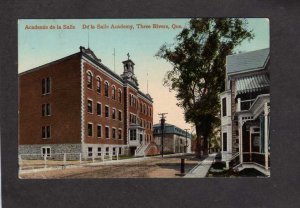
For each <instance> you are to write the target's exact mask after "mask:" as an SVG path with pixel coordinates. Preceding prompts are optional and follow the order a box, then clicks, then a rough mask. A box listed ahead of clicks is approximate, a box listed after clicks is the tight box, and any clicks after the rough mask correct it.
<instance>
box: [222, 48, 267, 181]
mask: <svg viewBox="0 0 300 208" xmlns="http://www.w3.org/2000/svg"><path fill="white" fill-rule="evenodd" d="M269 53H270V50H269V48H266V49H261V50H256V51H251V52H247V53H241V54H235V55H230V56H227V58H226V80H225V83H226V86H225V89H226V90H225V91H224V92H223V93H221V94H220V102H221V107H222V111H221V140H222V142H221V145H222V159H223V160H224V161H227V162H229V163H230V165H231V167H232V168H234V169H237V170H243V169H245V168H255V169H257V170H259V171H261V172H263V173H264V174H266V175H269V174H270V146H269V144H270V143H269V142H270V140H269V126H270V67H269V60H270V55H269Z"/></svg>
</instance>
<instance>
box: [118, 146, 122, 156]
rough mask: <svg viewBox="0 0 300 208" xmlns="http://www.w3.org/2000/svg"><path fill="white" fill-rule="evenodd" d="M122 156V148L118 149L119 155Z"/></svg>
mask: <svg viewBox="0 0 300 208" xmlns="http://www.w3.org/2000/svg"><path fill="white" fill-rule="evenodd" d="M121 154H122V148H121V147H120V148H119V155H121Z"/></svg>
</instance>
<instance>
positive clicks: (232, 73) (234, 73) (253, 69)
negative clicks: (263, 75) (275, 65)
mask: <svg viewBox="0 0 300 208" xmlns="http://www.w3.org/2000/svg"><path fill="white" fill-rule="evenodd" d="M265 49H270V48H263V49H259V50H255V51H260V50H265ZM255 51H248V52H245V53H252V52H255ZM245 53H243V54H245ZM237 55H238V54H232V55H228V56H226V65H227V57H229V56H237ZM269 60H270V51H269V53H268V56H267V58H266V60H265V62H264V65H263V66H262V67H259V68H250V69H246V70H243V71H237V72H226V73H227V75H228V76H232V75H236V74H243V73H247V72H253V71H258V70H261V69H265V68H266V66H267V64H268V62H269ZM226 71H227V68H226Z"/></svg>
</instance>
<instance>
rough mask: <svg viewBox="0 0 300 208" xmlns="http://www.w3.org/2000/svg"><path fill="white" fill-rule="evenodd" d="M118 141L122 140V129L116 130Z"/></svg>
mask: <svg viewBox="0 0 300 208" xmlns="http://www.w3.org/2000/svg"><path fill="white" fill-rule="evenodd" d="M118 139H122V129H119V130H118Z"/></svg>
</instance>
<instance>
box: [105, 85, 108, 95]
mask: <svg viewBox="0 0 300 208" xmlns="http://www.w3.org/2000/svg"><path fill="white" fill-rule="evenodd" d="M104 94H105V96H106V97H108V82H105V84H104Z"/></svg>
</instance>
